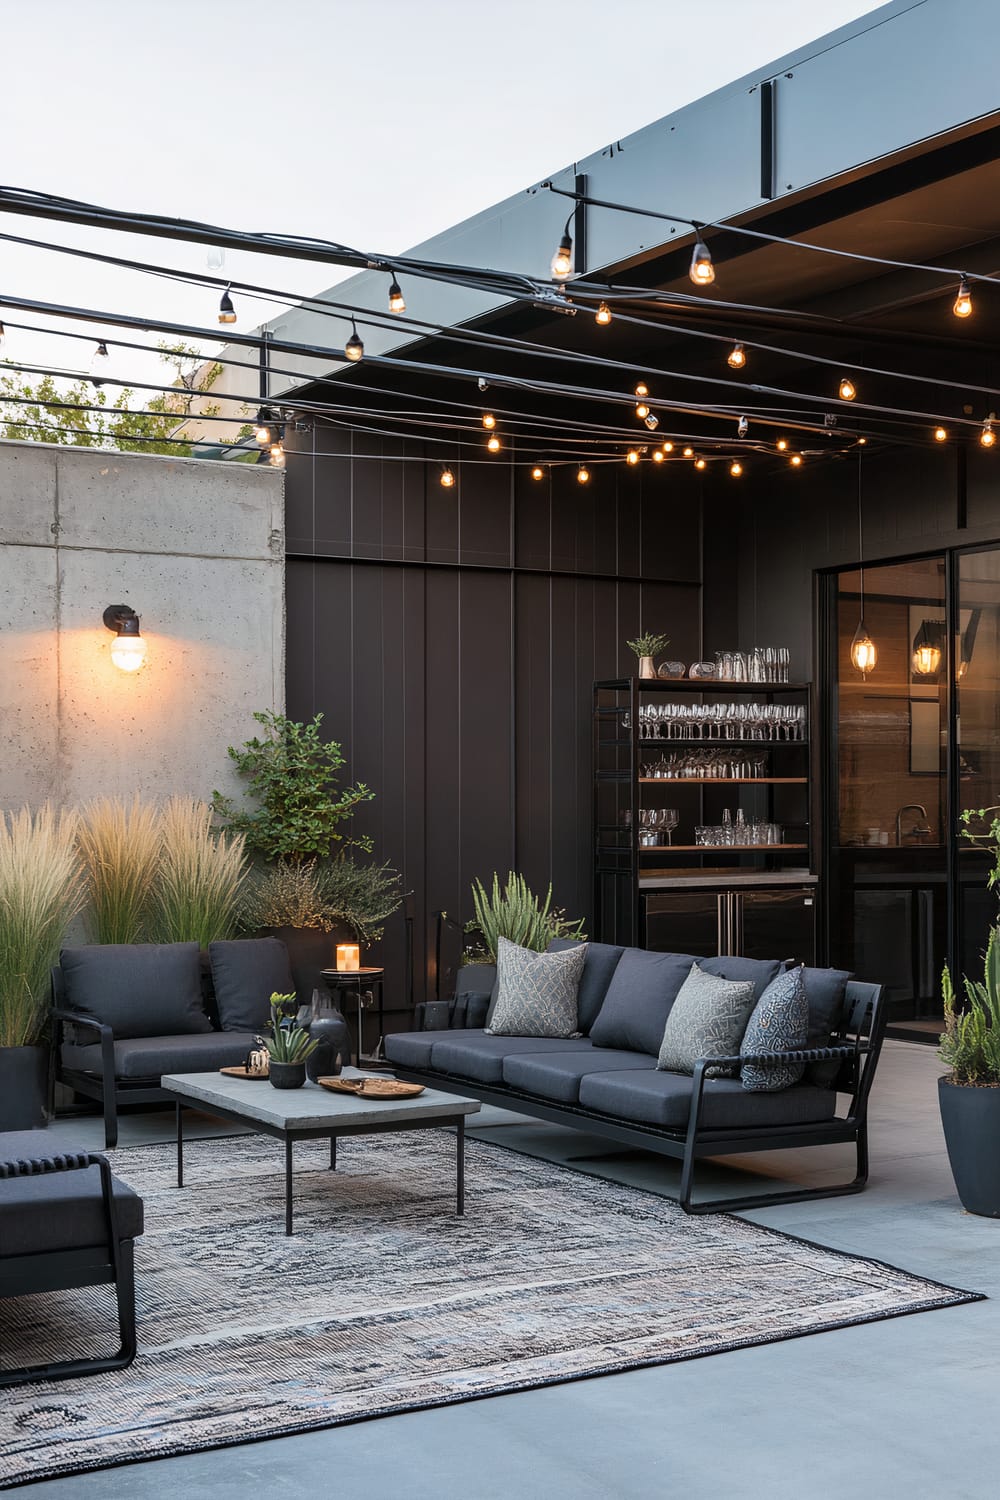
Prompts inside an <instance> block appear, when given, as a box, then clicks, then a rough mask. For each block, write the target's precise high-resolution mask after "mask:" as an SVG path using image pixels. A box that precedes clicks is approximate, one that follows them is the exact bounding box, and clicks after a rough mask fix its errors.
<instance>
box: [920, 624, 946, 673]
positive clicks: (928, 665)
mask: <svg viewBox="0 0 1000 1500" xmlns="http://www.w3.org/2000/svg"><path fill="white" fill-rule="evenodd" d="M931 624H933V622H932V621H930V620H921V622H920V629H919V630H918V631H917V634H916V638H915V639H914V642H913V670H914V671H915V672H919V673H920V676H921V677H933V676H934V675H935V673H937V672H938V671H939V670H940V668H941V657H942V651H941V646H940V644H939V642H938V640H937V639H936V634H932V632H931V631H930V630H929V629H928V626H929V625H931Z"/></svg>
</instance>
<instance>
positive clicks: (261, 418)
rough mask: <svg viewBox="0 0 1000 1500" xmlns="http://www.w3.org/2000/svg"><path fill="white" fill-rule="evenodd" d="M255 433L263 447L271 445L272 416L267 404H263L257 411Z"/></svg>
mask: <svg viewBox="0 0 1000 1500" xmlns="http://www.w3.org/2000/svg"><path fill="white" fill-rule="evenodd" d="M253 435H254V437H255V439H256V440H257V442H258V443H259V444H260V446H261V447H262V448H267V447H269V446H270V442H271V416H270V413H269V412H268V409H267V407H266V406H262V407H261V408H260V410H259V411H258V413H257V423H256V426H255V427H254V433H253Z"/></svg>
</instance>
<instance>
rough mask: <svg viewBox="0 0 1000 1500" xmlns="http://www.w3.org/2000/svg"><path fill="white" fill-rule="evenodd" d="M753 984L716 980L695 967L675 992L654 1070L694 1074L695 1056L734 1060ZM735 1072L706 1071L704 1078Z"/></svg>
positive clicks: (748, 1013)
mask: <svg viewBox="0 0 1000 1500" xmlns="http://www.w3.org/2000/svg"><path fill="white" fill-rule="evenodd" d="M753 997H754V987H753V980H745V981H736V980H731V979H719V978H718V977H717V976H716V975H715V974H706V973H705V972H704V970H703V969H699V967H698V965H697V964H692V965H691V972H690V974H689V975H688V977H687V978H686V979H685V981H684V983H683V984H682V985H681V987H680V989H679V990H678V992H677V999H676V1000H675V1001H674V1003H673V1007H672V1009H671V1011H670V1014H669V1016H668V1017H667V1024H666V1027H665V1028H664V1032H663V1041H662V1042H661V1043H660V1055H659V1057H658V1058H657V1060H656V1066H657V1067H658V1068H660V1069H662V1070H663V1071H664V1072H670V1073H693V1072H694V1065H695V1063H696V1062H697V1061H698V1059H699V1057H735V1056H736V1054H737V1053H738V1052H739V1050H740V1042H741V1041H742V1040H743V1033H744V1031H745V1030H746V1026H747V1021H748V1020H749V1018H750V1012H751V1011H752V1010H753V1005H754V998H753ZM734 1072H735V1069H734V1068H706V1069H705V1075H706V1077H708V1078H722V1077H731V1076H732V1074H733V1073H734Z"/></svg>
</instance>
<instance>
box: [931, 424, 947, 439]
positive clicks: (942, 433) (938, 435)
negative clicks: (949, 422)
mask: <svg viewBox="0 0 1000 1500" xmlns="http://www.w3.org/2000/svg"><path fill="white" fill-rule="evenodd" d="M934 441H935V442H936V443H946V442H947V441H948V429H947V427H935V429H934Z"/></svg>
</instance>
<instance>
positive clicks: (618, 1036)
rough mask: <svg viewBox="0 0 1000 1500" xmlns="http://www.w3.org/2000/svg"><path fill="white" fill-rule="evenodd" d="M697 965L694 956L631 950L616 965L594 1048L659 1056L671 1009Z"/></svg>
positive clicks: (594, 1030) (595, 1030) (595, 1029)
mask: <svg viewBox="0 0 1000 1500" xmlns="http://www.w3.org/2000/svg"><path fill="white" fill-rule="evenodd" d="M694 962H695V959H694V956H693V955H692V954H690V953H649V952H647V951H646V949H644V948H626V949H625V951H624V953H623V954H622V956H621V958H620V959H619V960H618V963H617V965H616V967H615V971H614V973H613V974H612V976H611V983H610V984H609V985H608V992H607V994H606V995H605V997H604V1004H603V1005H602V1006H601V1009H600V1012H599V1013H598V1016H597V1020H596V1021H595V1022H594V1024H593V1025H592V1026H591V1028H590V1040H591V1041H592V1042H593V1044H594V1046H595V1047H621V1048H623V1049H624V1050H625V1051H626V1052H648V1053H649V1054H650V1055H651V1056H652V1057H655V1056H656V1055H657V1053H658V1052H659V1050H660V1043H661V1042H662V1041H663V1028H664V1027H665V1026H666V1024H667V1016H668V1015H669V1014H670V1007H671V1006H672V1005H673V1003H674V1000H675V999H676V998H677V991H678V990H679V989H680V987H681V985H682V984H683V983H684V981H685V979H686V978H687V977H688V975H689V974H690V972H691V965H692V964H693V963H694Z"/></svg>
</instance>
